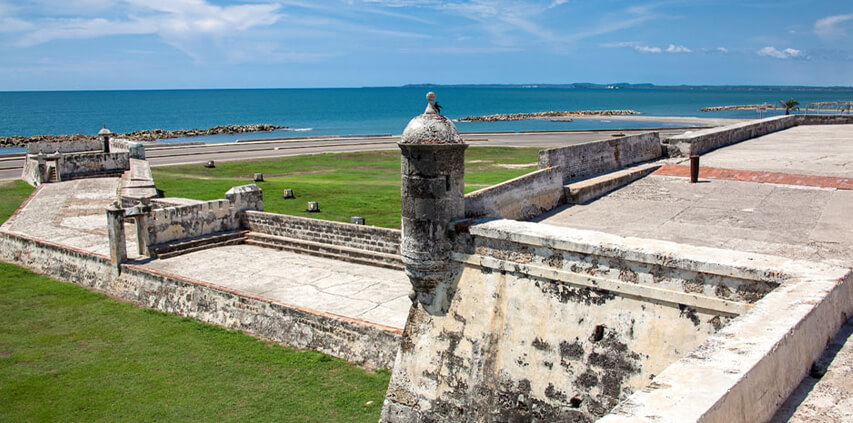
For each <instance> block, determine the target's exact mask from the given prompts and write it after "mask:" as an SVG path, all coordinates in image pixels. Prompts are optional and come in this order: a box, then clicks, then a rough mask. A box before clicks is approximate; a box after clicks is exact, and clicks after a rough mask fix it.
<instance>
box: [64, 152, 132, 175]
mask: <svg viewBox="0 0 853 423" xmlns="http://www.w3.org/2000/svg"><path fill="white" fill-rule="evenodd" d="M129 168H130V162H129V157H128V155H127V153H86V154H66V155H63V156H62V158H61V159H60V160H59V173H60V175H63V176H68V175H76V174H87V173H99V172H111V171H118V170H127V169H129Z"/></svg>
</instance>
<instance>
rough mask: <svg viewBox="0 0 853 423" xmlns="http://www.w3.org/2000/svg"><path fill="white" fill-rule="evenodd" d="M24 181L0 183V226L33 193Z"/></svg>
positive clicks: (31, 188)
mask: <svg viewBox="0 0 853 423" xmlns="http://www.w3.org/2000/svg"><path fill="white" fill-rule="evenodd" d="M33 189H35V188H33V187H31V186H30V185H29V184H27V183H26V182H24V181H21V180H17V181H9V182H0V224H3V222H5V221H6V220H7V219H9V217H10V216H12V213H14V212H15V210H17V209H18V207H20V206H21V203H23V202H24V200H26V199H27V197H29V195H30V194H31V193H32V192H33Z"/></svg>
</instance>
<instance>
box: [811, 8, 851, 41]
mask: <svg viewBox="0 0 853 423" xmlns="http://www.w3.org/2000/svg"><path fill="white" fill-rule="evenodd" d="M849 20H853V14H849V15H835V16H827V17H825V18H823V19H818V20H817V21H816V22H815V23H814V32H815V34H817V35H818V36H819V37H821V38H828V39H832V38H839V37H843V36H845V35H847V34H846V33H845V31H844V28H842V27H840V25H839V24H841V23H844V22H846V21H849Z"/></svg>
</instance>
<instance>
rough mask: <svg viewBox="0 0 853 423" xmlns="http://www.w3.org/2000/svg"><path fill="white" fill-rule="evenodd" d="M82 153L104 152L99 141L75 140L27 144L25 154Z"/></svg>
mask: <svg viewBox="0 0 853 423" xmlns="http://www.w3.org/2000/svg"><path fill="white" fill-rule="evenodd" d="M57 151H58V152H60V153H83V152H96V151H101V152H102V151H104V143H103V142H101V140H98V139H94V140H75V141H61V142H31V143H29V144H27V154H39V153H43V154H51V153H56V152H57Z"/></svg>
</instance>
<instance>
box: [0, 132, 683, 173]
mask: <svg viewBox="0 0 853 423" xmlns="http://www.w3.org/2000/svg"><path fill="white" fill-rule="evenodd" d="M646 131H648V130H620V131H603V132H602V131H589V132H547V133H542V132H538V133H487V134H464V135H463V138H464V139H465V141H466V142H467V143H469V144H471V145H472V146H515V147H560V146H565V145H572V144H581V143H585V142H590V141H595V140H601V139H607V138H610V137H611V136H612V135H613V134H616V133H625V134H630V133H640V132H646ZM660 132H661V136H670V135H674V134H679V133H682V132H684V129H667V130H664V131H660ZM398 140H399V137H397V136H394V137H372V138H327V139H316V138H315V139H302V140H274V141H254V142H243V143H224V144H205V145H195V146H175V147H166V146H163V147H148V148H146V150H145V155H146V158H147V159H148V161H149V162H150V163H151V165H152V166H164V165H173V164H182V163H201V162H206V161H208V160H215V161H228V160H247V159H258V158H268V157H283V156H295V155H300V154H318V153H342V152H350V151H372V150H392V149H396V148H397V145H396V143H397V141H398ZM23 163H24V161H23V158H22V157H15V158H0V180H8V179H18V178H20V177H21V168H22V167H23Z"/></svg>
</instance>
